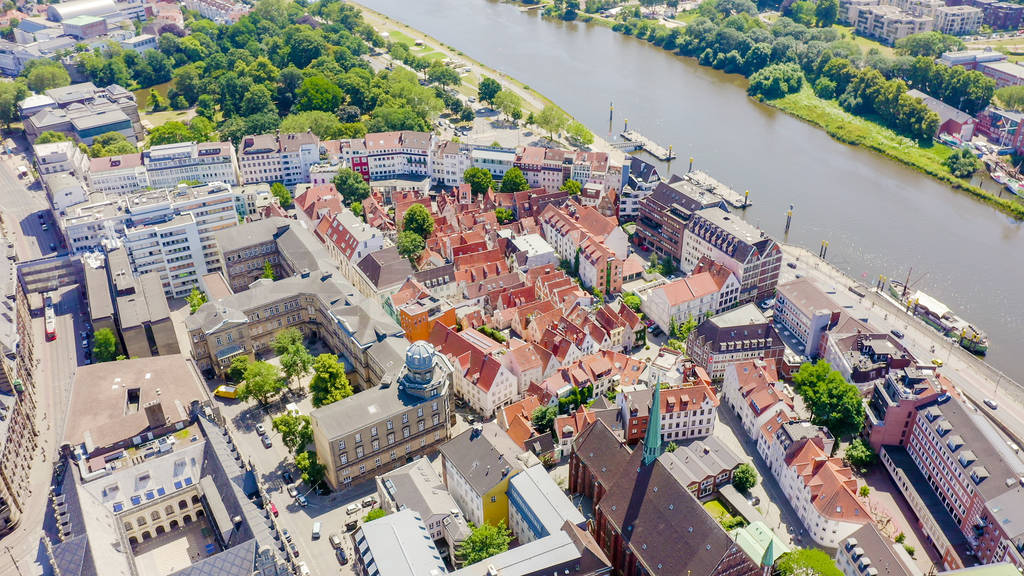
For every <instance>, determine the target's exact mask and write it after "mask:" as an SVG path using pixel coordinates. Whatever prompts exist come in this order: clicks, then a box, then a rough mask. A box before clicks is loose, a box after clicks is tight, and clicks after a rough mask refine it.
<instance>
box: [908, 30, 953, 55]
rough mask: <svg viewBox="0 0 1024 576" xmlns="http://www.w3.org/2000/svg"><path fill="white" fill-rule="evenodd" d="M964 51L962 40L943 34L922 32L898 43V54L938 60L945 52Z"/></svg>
mask: <svg viewBox="0 0 1024 576" xmlns="http://www.w3.org/2000/svg"><path fill="white" fill-rule="evenodd" d="M963 49H964V43H963V41H962V40H960V39H959V38H957V37H956V36H950V35H949V34H943V33H941V32H920V33H918V34H911V35H910V36H904V37H903V38H900V39H899V40H897V41H896V52H897V53H899V54H906V55H908V56H927V57H928V58H938V57H939V56H941V55H942V53H943V52H949V51H952V50H963Z"/></svg>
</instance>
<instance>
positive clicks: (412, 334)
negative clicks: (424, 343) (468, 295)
mask: <svg viewBox="0 0 1024 576" xmlns="http://www.w3.org/2000/svg"><path fill="white" fill-rule="evenodd" d="M398 321H399V323H400V324H401V325H402V329H403V330H405V337H406V338H408V339H409V341H410V342H415V341H417V340H427V339H429V338H430V331H431V330H432V329H433V328H434V324H436V323H438V322H440V323H441V324H444V325H445V326H447V327H449V328H454V327H455V324H456V322H457V320H456V318H455V308H454V307H453V306H452V304H451V302H449V301H447V300H444V299H441V298H434V297H433V296H424V297H423V298H417V299H416V300H410V301H409V302H406V303H405V304H403V305H402V306H401V307H399V308H398Z"/></svg>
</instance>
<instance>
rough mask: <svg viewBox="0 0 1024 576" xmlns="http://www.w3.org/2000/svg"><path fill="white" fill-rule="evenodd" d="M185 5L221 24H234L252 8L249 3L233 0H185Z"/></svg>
mask: <svg viewBox="0 0 1024 576" xmlns="http://www.w3.org/2000/svg"><path fill="white" fill-rule="evenodd" d="M185 7H186V8H188V9H189V10H195V11H196V12H199V15H200V16H202V17H203V18H207V19H209V20H213V21H214V22H218V23H221V24H234V23H235V22H238V19H239V18H241V17H242V16H245V15H246V14H248V13H249V10H250V8H249V6H248V5H246V4H243V3H241V2H234V1H232V0H185Z"/></svg>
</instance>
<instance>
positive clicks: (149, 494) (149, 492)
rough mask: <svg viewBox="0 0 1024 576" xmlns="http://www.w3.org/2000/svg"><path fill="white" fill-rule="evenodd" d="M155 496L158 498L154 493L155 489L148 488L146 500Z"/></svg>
mask: <svg viewBox="0 0 1024 576" xmlns="http://www.w3.org/2000/svg"><path fill="white" fill-rule="evenodd" d="M153 498H156V496H154V495H153V491H152V490H146V500H152V499H153Z"/></svg>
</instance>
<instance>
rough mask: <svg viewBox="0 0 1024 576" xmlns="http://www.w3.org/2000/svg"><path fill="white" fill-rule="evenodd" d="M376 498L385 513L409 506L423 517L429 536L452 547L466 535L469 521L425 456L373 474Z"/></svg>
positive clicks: (456, 545)
mask: <svg viewBox="0 0 1024 576" xmlns="http://www.w3.org/2000/svg"><path fill="white" fill-rule="evenodd" d="M376 482H377V499H378V501H379V502H380V507H381V509H383V510H384V511H385V512H387V513H388V514H394V513H396V512H398V511H400V510H412V511H413V512H415V513H417V514H419V515H420V517H421V518H423V525H424V527H426V529H427V531H428V532H430V538H431V539H432V540H434V541H435V542H436V541H444V542H445V544H447V545H448V549H449V550H455V549H456V548H458V545H459V544H461V543H462V542H464V541H465V540H466V538H467V537H469V533H470V530H469V525H468V524H467V523H466V519H465V517H464V516H463V515H462V512H461V511H459V507H458V505H457V504H456V503H455V500H454V499H453V498H452V495H451V494H449V493H448V488H447V487H446V486H445V485H444V482H442V481H441V476H440V474H438V472H437V470H435V469H434V467H433V466H432V465H431V464H430V460H429V459H427V458H418V459H416V460H414V461H412V462H410V463H409V464H406V465H404V466H401V467H399V468H396V469H395V470H392V471H391V472H385V473H384V474H381V475H379V476H377V478H376Z"/></svg>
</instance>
